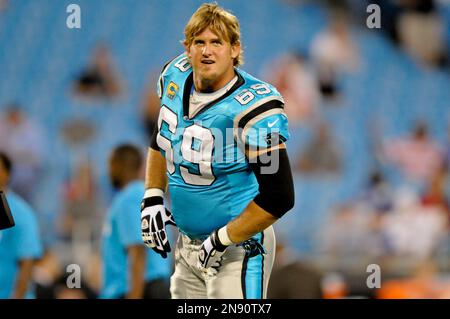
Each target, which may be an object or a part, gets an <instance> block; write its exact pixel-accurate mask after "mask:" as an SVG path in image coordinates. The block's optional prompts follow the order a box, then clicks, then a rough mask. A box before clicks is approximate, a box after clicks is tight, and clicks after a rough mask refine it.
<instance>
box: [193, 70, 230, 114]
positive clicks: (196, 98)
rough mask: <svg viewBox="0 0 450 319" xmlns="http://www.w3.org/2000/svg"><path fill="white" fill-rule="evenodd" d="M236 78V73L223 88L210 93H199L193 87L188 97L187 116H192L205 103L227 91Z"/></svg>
mask: <svg viewBox="0 0 450 319" xmlns="http://www.w3.org/2000/svg"><path fill="white" fill-rule="evenodd" d="M237 80H238V77H237V75H236V76H234V78H233V79H232V80H231V81H230V82H228V83H227V84H226V85H225V86H224V87H223V88H221V89H219V90H217V91H215V92H212V93H200V92H197V91H196V90H195V89H194V90H193V91H192V93H191V96H190V97H189V118H193V117H194V116H195V115H196V114H197V113H198V112H199V111H200V110H201V109H202V108H203V107H204V106H205V105H207V104H208V103H210V102H212V101H214V100H216V99H218V98H219V97H221V96H222V95H224V94H225V93H227V92H228V91H229V90H230V89H231V88H232V87H233V85H234V84H235V83H236V82H237Z"/></svg>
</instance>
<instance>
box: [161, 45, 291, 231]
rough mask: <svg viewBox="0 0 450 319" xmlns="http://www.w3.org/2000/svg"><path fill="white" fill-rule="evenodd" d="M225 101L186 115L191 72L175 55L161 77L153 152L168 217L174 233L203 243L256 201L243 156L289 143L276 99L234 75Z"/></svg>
mask: <svg viewBox="0 0 450 319" xmlns="http://www.w3.org/2000/svg"><path fill="white" fill-rule="evenodd" d="M235 72H236V75H237V82H236V83H235V84H234V85H233V87H232V88H231V89H230V90H228V91H227V92H226V93H225V94H224V95H222V96H221V97H219V98H218V99H216V100H215V101H213V102H211V103H209V104H207V105H206V106H204V107H203V108H202V109H200V110H199V111H197V113H196V114H189V98H190V94H191V90H192V88H193V72H192V68H191V65H190V63H189V61H188V58H187V57H186V55H185V54H182V55H180V56H178V57H177V58H175V59H174V60H172V61H171V62H170V63H168V64H167V65H166V66H165V68H164V69H163V71H162V73H161V76H160V79H159V82H158V94H159V96H160V98H161V109H160V113H159V119H158V135H157V139H156V140H157V143H158V146H159V148H160V150H161V152H162V154H163V156H164V157H165V158H166V163H167V175H168V180H169V193H170V197H171V204H172V213H173V216H174V219H175V222H176V223H177V226H178V227H179V229H180V231H181V232H182V233H184V234H186V235H187V236H189V237H191V238H198V239H202V238H204V237H206V236H207V235H209V234H210V233H211V232H212V231H213V230H214V229H216V228H218V227H221V226H223V225H225V224H226V223H228V222H229V221H230V220H231V219H233V218H234V217H236V216H237V215H239V214H240V213H241V212H242V211H243V210H244V209H245V207H246V206H247V205H248V204H249V202H250V201H252V200H253V198H254V197H255V196H256V195H257V194H258V183H257V181H256V178H255V175H254V174H253V172H252V171H251V169H250V166H249V163H248V160H247V158H246V156H245V155H244V154H245V149H246V148H247V149H252V150H253V149H255V150H261V149H264V148H268V147H270V146H273V145H275V144H274V143H276V144H280V143H281V142H284V141H286V140H287V139H288V138H289V132H288V121H287V117H286V114H285V113H284V102H283V99H282V97H281V95H280V94H279V93H278V91H277V90H276V89H275V88H274V87H273V86H271V85H270V84H268V83H265V82H263V81H260V80H258V79H256V78H254V77H252V76H251V75H249V74H247V73H245V72H244V71H242V70H240V69H238V68H236V69H235Z"/></svg>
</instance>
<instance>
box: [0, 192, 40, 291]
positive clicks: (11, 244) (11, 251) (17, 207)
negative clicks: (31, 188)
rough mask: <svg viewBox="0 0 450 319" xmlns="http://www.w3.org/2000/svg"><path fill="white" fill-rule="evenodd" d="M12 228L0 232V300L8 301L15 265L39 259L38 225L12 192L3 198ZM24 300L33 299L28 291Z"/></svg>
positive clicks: (15, 271) (31, 213) (31, 211)
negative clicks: (8, 210)
mask: <svg viewBox="0 0 450 319" xmlns="http://www.w3.org/2000/svg"><path fill="white" fill-rule="evenodd" d="M6 198H7V200H8V204H9V207H10V209H11V213H12V215H13V218H14V221H15V224H16V225H15V226H14V227H12V228H9V229H5V230H0V298H3V299H5V298H10V297H11V295H12V293H13V289H14V285H15V282H16V279H17V274H18V270H19V261H20V260H23V259H36V258H39V257H41V255H42V244H41V240H40V237H39V227H38V222H37V219H36V216H35V213H34V211H33V210H32V208H31V207H30V206H29V205H28V204H27V203H26V202H25V201H24V200H23V199H22V198H20V197H19V196H18V195H16V194H14V193H13V192H8V193H7V194H6ZM26 298H34V292H33V291H32V287H31V286H30V287H29V288H28V292H27V294H26Z"/></svg>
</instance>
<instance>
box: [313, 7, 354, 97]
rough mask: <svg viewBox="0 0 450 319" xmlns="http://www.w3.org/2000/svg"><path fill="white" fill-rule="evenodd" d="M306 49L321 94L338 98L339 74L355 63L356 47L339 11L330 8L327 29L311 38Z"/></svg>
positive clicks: (352, 67)
mask: <svg viewBox="0 0 450 319" xmlns="http://www.w3.org/2000/svg"><path fill="white" fill-rule="evenodd" d="M310 50H311V53H310V54H311V58H312V60H313V62H314V65H315V69H316V70H317V74H318V80H319V85H320V91H321V93H322V95H323V96H324V97H325V98H333V99H334V98H336V97H338V95H339V84H338V76H339V74H340V73H342V72H354V71H355V70H356V69H357V68H358V66H359V54H358V49H357V47H356V44H355V41H354V40H353V39H352V35H351V33H350V30H349V26H348V19H347V17H346V15H345V13H343V11H341V10H337V11H334V13H333V14H332V16H331V18H330V24H329V26H328V28H327V29H326V30H324V31H322V32H320V33H319V34H318V35H317V36H316V37H315V38H314V40H313V42H312V44H311V49H310Z"/></svg>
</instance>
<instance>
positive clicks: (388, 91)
mask: <svg viewBox="0 0 450 319" xmlns="http://www.w3.org/2000/svg"><path fill="white" fill-rule="evenodd" d="M74 2H75V3H77V4H79V5H80V7H81V18H82V28H81V29H79V30H77V29H73V30H71V29H68V28H67V27H66V18H67V16H68V13H66V7H67V5H69V4H70V3H74ZM202 2H203V1H196V0H186V1H158V0H127V1H122V0H102V1H100V0H99V1H90V0H77V1H72V0H59V1H54V0H40V1H33V0H18V1H10V2H9V7H8V8H7V10H6V11H4V12H0V74H1V81H0V109H1V108H3V107H4V106H5V105H6V103H8V102H10V101H18V102H20V103H21V104H22V105H23V106H24V107H25V109H26V111H27V112H29V114H31V116H32V117H33V118H34V119H36V120H37V121H40V122H41V123H42V125H43V126H44V127H45V130H46V134H47V137H48V143H47V144H48V158H47V162H46V166H45V171H44V174H43V178H42V181H41V185H38V186H37V187H38V188H37V192H36V206H37V209H38V210H39V212H40V213H41V214H42V216H47V217H45V218H48V219H51V218H54V216H56V215H57V214H58V212H59V211H60V210H61V205H62V203H61V196H60V193H61V185H62V183H63V182H64V181H66V179H67V176H68V175H69V174H70V172H71V167H73V165H74V161H75V158H76V156H75V155H80V154H81V155H84V156H89V158H91V159H92V161H93V163H94V165H95V170H96V175H97V177H98V181H99V182H98V183H99V186H100V187H101V190H102V194H103V197H104V199H105V200H106V201H107V200H108V197H109V192H110V189H109V188H108V179H107V168H106V161H107V157H108V153H109V152H110V150H111V148H112V147H113V146H114V145H117V144H118V143H120V142H124V141H130V142H134V143H137V144H139V145H141V146H142V147H144V146H145V141H146V139H145V136H144V132H143V129H142V125H141V123H140V119H139V117H140V110H141V104H142V100H143V97H144V94H145V91H146V89H147V86H148V79H149V76H150V74H152V72H157V71H158V70H159V69H160V68H161V66H162V65H163V64H164V62H165V61H166V60H168V59H169V58H171V57H173V56H175V55H177V54H178V53H180V52H181V51H182V50H183V47H182V45H181V44H180V40H182V39H183V27H184V25H185V23H186V22H187V20H188V18H189V16H190V14H191V13H192V12H193V10H195V8H196V7H197V6H198V5H199V4H200V3H202ZM221 5H223V6H224V7H226V8H229V9H231V10H232V11H233V12H234V13H235V14H236V15H237V17H238V18H239V19H240V22H241V28H242V37H243V43H244V50H245V61H246V62H245V65H244V67H243V68H244V69H245V70H247V71H249V72H251V73H254V74H256V75H259V74H260V71H261V68H262V66H263V65H264V64H265V63H267V62H268V61H270V60H271V59H273V58H274V57H275V56H277V55H279V54H281V53H283V52H286V51H288V50H292V49H295V50H300V51H302V52H307V49H308V47H309V45H310V43H311V41H312V39H313V38H314V36H315V35H316V34H317V33H318V32H320V30H321V29H322V28H323V27H324V26H325V25H326V22H327V15H326V13H325V11H324V10H323V9H322V8H321V7H318V6H316V5H314V4H303V5H292V4H289V3H288V1H277V0H264V1H258V2H253V1H231V0H230V1H223V2H221ZM442 12H443V16H444V17H445V20H446V21H447V28H446V30H447V34H448V44H449V46H450V27H449V26H450V8H449V7H448V6H445V7H443V8H442ZM353 34H354V36H355V38H356V39H357V44H358V46H359V49H360V52H361V57H362V66H361V69H360V71H358V72H357V73H356V74H352V75H346V76H343V77H342V78H341V79H340V83H341V86H342V90H343V97H344V98H343V101H342V102H341V103H340V105H324V106H323V107H322V109H323V117H324V119H325V120H327V121H328V122H329V123H330V125H331V128H332V132H333V135H334V137H335V139H336V141H337V143H338V146H339V149H341V150H342V151H343V157H344V169H343V172H342V174H341V175H340V176H338V177H335V178H311V177H307V176H302V175H299V174H296V176H295V183H296V206H295V208H294V210H293V211H292V212H291V213H289V214H288V215H287V216H286V217H285V218H284V219H283V220H281V221H280V223H279V225H278V226H277V228H279V231H280V234H281V235H282V236H284V237H287V238H289V239H290V240H291V242H294V243H295V244H294V246H295V248H296V249H298V250H299V251H301V252H302V253H309V252H312V251H314V247H315V242H316V241H315V238H316V236H317V235H318V233H317V231H318V229H319V228H320V225H321V222H323V220H324V218H326V217H327V214H329V212H330V207H333V205H335V204H336V203H339V202H343V201H345V200H347V199H350V198H352V197H355V196H356V195H357V194H358V193H359V192H360V191H361V188H362V186H363V184H364V182H365V179H366V177H367V174H368V171H369V169H370V168H372V166H373V152H372V151H373V150H372V149H371V139H370V132H368V130H367V128H368V127H370V126H371V125H372V124H374V121H376V122H377V123H379V124H381V125H382V132H383V134H384V136H396V135H399V134H404V133H406V132H408V130H409V128H410V127H411V125H412V124H413V123H414V121H415V120H416V119H417V118H425V119H426V120H427V121H428V123H429V124H430V128H431V131H432V134H433V135H434V136H435V137H436V138H437V139H438V140H439V141H441V142H443V141H444V140H445V132H446V127H447V123H448V119H449V115H450V114H449V109H450V107H449V101H450V80H449V74H445V73H444V72H443V71H436V70H423V69H420V68H418V67H417V66H416V64H415V63H414V62H413V61H411V59H409V58H408V57H407V56H406V55H405V54H404V53H402V52H400V51H399V50H398V49H397V48H395V47H394V46H393V45H392V44H390V43H389V42H388V41H387V40H386V39H385V38H384V37H383V36H382V34H381V33H380V31H375V30H366V29H358V28H355V29H354V30H353ZM101 41H103V42H106V43H107V44H108V45H109V46H110V48H111V51H112V54H113V57H114V61H115V64H116V66H117V68H118V70H119V72H120V73H121V74H122V76H123V78H124V80H125V85H126V94H125V97H123V98H121V99H119V100H117V101H114V102H91V103H86V102H82V101H80V100H78V99H76V98H74V97H73V95H72V93H71V83H72V80H73V79H74V77H75V76H76V75H77V73H78V72H80V70H81V69H82V68H83V67H84V66H85V65H86V63H87V62H88V61H89V57H90V54H91V50H92V48H93V47H94V45H95V44H97V43H98V42H101ZM75 118H76V119H85V120H88V121H90V122H91V123H92V124H93V125H94V126H95V128H96V135H95V137H94V138H93V140H92V141H91V142H90V143H89V144H88V145H84V146H80V147H79V148H77V149H69V148H68V146H67V145H66V144H65V142H64V140H63V138H62V137H61V135H60V128H61V126H62V125H63V124H64V123H66V122H67V121H71V120H72V119H75ZM310 134H311V131H310V127H308V126H305V127H301V128H295V129H293V131H292V140H291V141H290V142H289V144H288V147H289V149H290V152H291V153H292V154H293V159H292V161H293V162H295V160H296V155H298V154H299V152H300V151H301V147H302V145H304V143H305V142H306V141H307V140H308V137H309V136H310ZM55 194H56V196H55ZM48 216H49V217H48Z"/></svg>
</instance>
